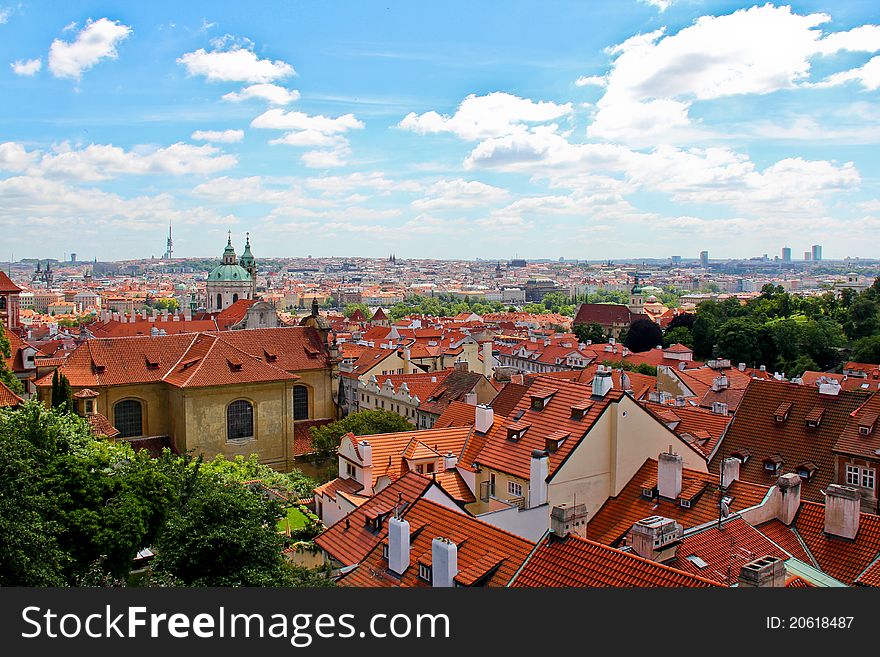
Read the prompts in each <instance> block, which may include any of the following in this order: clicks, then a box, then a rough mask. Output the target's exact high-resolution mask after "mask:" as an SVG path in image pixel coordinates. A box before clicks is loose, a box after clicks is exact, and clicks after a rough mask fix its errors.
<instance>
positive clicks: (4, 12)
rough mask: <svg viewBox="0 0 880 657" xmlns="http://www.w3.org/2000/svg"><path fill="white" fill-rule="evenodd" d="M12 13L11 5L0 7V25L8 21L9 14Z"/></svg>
mask: <svg viewBox="0 0 880 657" xmlns="http://www.w3.org/2000/svg"><path fill="white" fill-rule="evenodd" d="M11 13H12V8H11V7H0V25H3V24H4V23H8V22H9V15H10V14H11Z"/></svg>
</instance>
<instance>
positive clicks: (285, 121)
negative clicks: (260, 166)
mask: <svg viewBox="0 0 880 657" xmlns="http://www.w3.org/2000/svg"><path fill="white" fill-rule="evenodd" d="M251 127H252V128H262V129H270V130H285V131H287V132H285V134H283V135H282V136H281V137H278V138H276V139H273V140H271V141H270V143H272V144H285V145H287V146H299V147H307V148H312V147H318V148H319V149H320V150H313V151H308V152H306V153H303V155H302V158H301V159H302V162H303V164H305V165H306V166H307V167H310V168H313V169H325V168H331V167H339V166H343V165H344V164H345V163H346V158H347V156H348V155H349V154H350V152H351V149H350V148H349V142H348V139H347V138H346V137H344V136H343V135H344V134H345V133H346V132H348V131H349V130H360V129H361V128H363V127H364V123H363V121H360V120H359V119H358V118H357V117H355V115H354V114H344V115H342V116H339V117H336V118H331V117H327V116H323V115H321V114H317V115H311V114H306V113H305V112H285V111H284V110H281V109H270V110H267V111H265V112H263V113H262V114H260V116H258V117H257V118H255V119H254V120H253V121H251Z"/></svg>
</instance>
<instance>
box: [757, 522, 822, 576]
mask: <svg viewBox="0 0 880 657" xmlns="http://www.w3.org/2000/svg"><path fill="white" fill-rule="evenodd" d="M756 529H757V530H758V531H760V532H761V533H762V534H764V536H766V537H767V538H769V539H770V540H771V541H773V542H774V543H776V545H778V546H779V547H781V548H782V549H783V550H785V551H786V552H788V553H789V554H790V555H791V556H793V557H794V558H795V559H800V560H801V561H803V562H804V563H806V564H809V565H811V566H815V565H816V563H815V562H814V561H813V558H812V557H811V556H810V555H809V554H808V553H807V550H806V548H804V546H803V544H802V543H801V541H800V539H799V538H798V535H797V534H796V533H795V532H794V531H793V530H792V528H791V527H789V526H787V525H785V524H783V523H782V522H780V521H779V520H769V521H767V522H764V523H761V524H760V525H758V526H757V527H756Z"/></svg>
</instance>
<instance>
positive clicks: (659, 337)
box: [623, 319, 663, 353]
mask: <svg viewBox="0 0 880 657" xmlns="http://www.w3.org/2000/svg"><path fill="white" fill-rule="evenodd" d="M623 344H624V345H625V346H626V348H627V349H629V350H630V351H632V352H636V353H638V352H641V351H648V350H649V349H653V348H654V347H656V346H657V345H660V344H663V329H661V328H660V325H659V324H657V323H656V322H652V321H651V320H650V319H637V320H636V321H634V322H633V323H632V324H630V327H629V331H627V334H626V339H625V340H624V342H623Z"/></svg>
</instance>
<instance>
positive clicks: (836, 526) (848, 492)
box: [825, 484, 861, 539]
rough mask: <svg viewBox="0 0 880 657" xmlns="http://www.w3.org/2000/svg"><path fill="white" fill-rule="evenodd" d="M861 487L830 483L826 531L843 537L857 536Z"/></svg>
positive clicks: (826, 495)
mask: <svg viewBox="0 0 880 657" xmlns="http://www.w3.org/2000/svg"><path fill="white" fill-rule="evenodd" d="M860 506H861V495H860V494H859V489H858V488H854V487H852V486H841V485H840V484H829V485H828V489H827V490H826V491H825V533H826V534H831V535H832V536H840V537H841V538H849V539H852V538H855V537H856V534H858V533H859V511H860Z"/></svg>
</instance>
